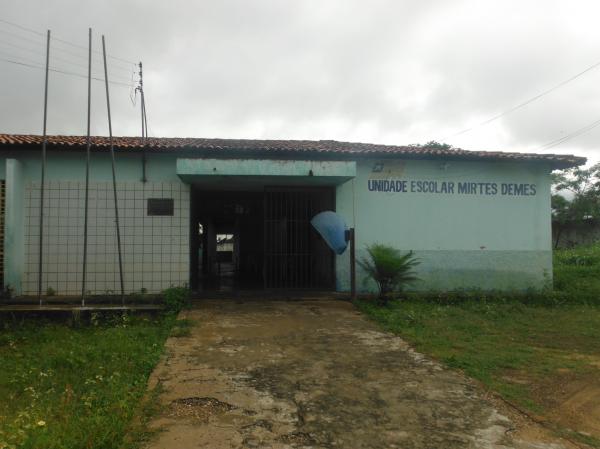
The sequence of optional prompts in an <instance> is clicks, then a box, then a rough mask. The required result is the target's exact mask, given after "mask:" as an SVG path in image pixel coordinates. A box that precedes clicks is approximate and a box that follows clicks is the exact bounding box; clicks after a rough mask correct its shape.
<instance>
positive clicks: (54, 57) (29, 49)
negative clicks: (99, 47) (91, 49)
mask: <svg viewBox="0 0 600 449" xmlns="http://www.w3.org/2000/svg"><path fill="white" fill-rule="evenodd" d="M0 45H8V46H10V47H14V48H16V49H19V50H21V51H27V52H29V53H33V54H35V55H40V56H43V54H42V53H41V52H40V51H37V50H34V49H31V48H27V47H22V46H20V45H16V44H13V43H12V42H6V41H3V40H0ZM0 52H2V53H5V52H4V51H3V50H2V49H1V48H0ZM5 56H9V57H11V58H19V59H23V60H26V61H27V60H28V61H29V62H33V63H35V64H41V62H39V61H34V60H32V59H29V58H27V57H24V56H21V55H12V54H10V55H9V54H7V53H5ZM52 59H53V60H57V61H61V62H63V63H66V64H71V65H74V66H76V67H79V68H84V69H87V66H86V65H84V64H80V63H78V62H75V61H71V60H69V59H66V58H61V57H60V56H53V57H52ZM132 73H134V71H132ZM113 78H114V77H113ZM117 79H119V80H121V81H122V82H125V81H127V82H133V81H132V80H129V79H128V78H125V77H124V76H118V77H117Z"/></svg>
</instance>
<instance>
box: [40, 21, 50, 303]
mask: <svg viewBox="0 0 600 449" xmlns="http://www.w3.org/2000/svg"><path fill="white" fill-rule="evenodd" d="M49 63H50V30H48V35H47V37H46V81H45V84H44V134H43V137H42V180H41V181H42V183H41V186H40V258H39V263H38V300H39V302H40V306H41V305H42V260H43V257H42V255H43V243H44V184H45V182H46V144H47V143H48V136H47V133H46V123H47V117H48V68H49Z"/></svg>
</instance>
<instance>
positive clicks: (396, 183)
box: [367, 179, 537, 196]
mask: <svg viewBox="0 0 600 449" xmlns="http://www.w3.org/2000/svg"><path fill="white" fill-rule="evenodd" d="M367 187H368V189H369V191H370V192H393V193H433V194H450V195H453V194H458V195H485V196H495V195H498V194H500V195H501V196H534V195H536V194H537V188H536V185H535V184H528V183H500V184H498V183H496V182H472V181H460V182H453V181H435V180H428V179H415V180H410V181H408V180H405V179H369V180H368V183H367Z"/></svg>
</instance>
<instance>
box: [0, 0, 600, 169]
mask: <svg viewBox="0 0 600 449" xmlns="http://www.w3.org/2000/svg"><path fill="white" fill-rule="evenodd" d="M599 10H600V8H599V7H598V6H597V5H596V4H595V3H594V2H593V1H567V0H561V1H559V0H556V1H553V2H544V3H543V4H540V2H538V1H534V0H525V1H515V0H510V1H505V2H496V1H491V0H490V1H480V0H461V1H458V0H457V1H453V2H447V1H441V0H440V1H420V2H415V1H393V0H376V1H371V2H360V1H358V0H356V1H355V0H351V1H349V0H337V1H333V0H332V1H327V2H323V1H315V0H307V1H302V2H281V1H276V0H255V1H252V2H247V1H241V0H220V1H216V0H213V1H198V2H189V1H184V0H173V1H170V2H159V1H152V2H148V1H141V0H121V1H118V0H106V1H102V2H91V1H87V0H86V1H75V0H55V1H53V2H45V1H41V0H35V1H32V0H28V1H22V0H21V1H18V0H4V2H3V6H2V8H1V10H0V18H3V19H5V20H9V21H12V22H16V23H19V24H22V25H24V26H27V27H29V28H33V29H36V30H39V31H41V32H43V31H44V30H45V29H46V28H51V29H52V31H53V33H54V35H55V36H57V37H60V38H62V39H66V40H69V41H73V42H77V43H80V44H81V45H83V46H85V45H86V43H87V41H86V39H87V27H88V26H91V27H92V28H93V29H94V31H95V34H94V40H95V44H96V49H97V50H99V49H100V46H99V42H100V34H101V33H104V34H106V37H107V43H108V49H109V53H111V54H114V55H118V56H120V57H123V58H125V59H127V60H131V61H137V60H142V61H143V62H144V67H145V86H146V93H147V104H148V116H149V123H150V133H151V134H152V135H159V136H206V137H249V138H306V139H339V140H359V141H367V142H382V143H396V144H404V143H414V142H424V141H427V140H430V139H441V138H444V137H447V136H451V135H452V134H454V133H456V132H457V131H460V130H461V129H464V128H466V127H469V126H471V125H473V124H475V123H479V122H481V121H483V120H485V119H486V118H488V117H491V116H493V115H495V114H497V113H499V112H501V111H503V110H505V109H507V108H510V107H511V106H513V105H515V104H517V103H520V102H521V101H523V100H525V99H527V98H529V97H531V96H533V95H535V94H537V93H539V92H541V91H543V90H545V89H547V88H549V87H551V86H553V85H554V84H556V83H558V82H560V81H562V80H564V79H566V78H568V77H570V76H572V75H573V74H575V73H577V72H578V71H580V70H582V69H584V68H585V67H587V66H589V65H591V64H593V63H595V62H597V60H600V55H598V53H597V52H596V50H595V49H597V48H598V44H599V43H600V42H599V41H600V31H598V29H597V27H596V26H595V23H594V21H595V19H594V18H595V17H597V13H598V12H599ZM2 30H4V33H3V32H2ZM7 32H9V33H12V34H18V35H19V36H21V37H15V36H12V34H7ZM23 38H25V39H28V41H25V40H24V39H23ZM31 40H33V41H35V42H37V44H34V43H32V42H30V41H31ZM7 43H8V44H7ZM11 43H12V44H13V47H11V45H10V44H11ZM15 44H18V45H20V46H24V47H27V48H29V49H30V50H28V51H25V50H20V49H16V48H14V45H15ZM54 47H55V48H53V55H54V56H56V57H57V58H58V57H60V58H63V59H64V61H59V60H58V59H55V60H54V65H55V66H56V67H57V68H60V69H62V70H71V71H76V72H78V73H85V68H83V67H80V66H78V65H75V64H80V65H81V64H83V65H84V66H85V50H80V49H75V48H72V47H69V46H65V45H63V44H60V43H59V42H56V45H55V46H54ZM61 48H62V49H63V50H66V51H68V52H69V53H65V52H64V51H61V50H60V49H61ZM43 49H44V43H43V37H40V36H37V35H33V34H31V33H27V32H24V31H21V30H18V29H14V28H11V27H9V26H7V25H5V24H0V58H1V57H7V56H6V55H7V54H12V55H14V56H15V57H21V58H28V59H33V60H35V61H39V63H42V62H43ZM34 51H37V53H35V52H34ZM75 54H79V55H81V56H82V57H77V56H76V55H75ZM95 56H96V57H95V59H94V64H95V67H96V70H95V73H98V74H99V75H100V74H101V66H100V62H101V61H100V59H99V58H98V56H99V55H95ZM596 58H597V59H596ZM66 61H71V62H74V63H75V64H71V63H69V62H66ZM131 70H132V67H131V66H129V65H127V64H124V63H121V62H116V61H114V60H111V75H112V76H113V77H114V78H113V79H115V80H118V81H120V82H125V83H127V82H128V79H130V78H131V73H130V71H131ZM0 73H1V74H2V75H1V79H2V82H1V83H0V99H1V104H2V107H1V108H0V131H1V132H31V133H39V132H40V131H41V116H42V111H41V100H42V87H43V72H42V71H41V70H35V69H31V68H24V67H20V66H15V65H11V64H7V63H6V62H2V61H0ZM599 75H600V69H598V70H596V71H593V72H590V73H589V74H587V75H585V76H583V77H581V78H580V79H578V80H577V81H575V82H573V83H571V84H570V85H568V86H565V87H564V88H561V89H559V90H557V91H556V92H554V93H552V94H550V95H548V96H546V97H544V98H543V99H542V100H540V101H537V102H535V103H532V104H531V105H528V106H527V107H525V108H523V109H521V110H519V111H517V112H515V113H513V114H510V115H508V116H506V117H505V118H502V119H501V120H498V121H495V122H493V123H492V124H489V125H486V126H481V127H477V128H475V129H474V130H473V131H472V132H469V133H465V134H462V135H460V136H457V137H453V138H450V139H448V140H449V141H450V142H451V143H453V144H455V145H458V146H462V147H464V148H470V149H498V150H506V151H531V150H535V149H536V148H539V147H540V146H541V145H543V144H545V143H546V142H549V141H552V140H554V139H556V138H559V137H561V136H564V135H566V134H568V133H569V132H571V131H573V130H576V129H578V128H580V127H582V126H585V125H586V124H588V123H590V122H592V121H593V120H596V119H600V107H598V106H597V105H598V104H600V103H599V101H598V100H599V98H598V97H599V96H600V90H599V89H598V88H597V87H596V86H597V83H596V82H595V80H596V79H597V78H598V76H599ZM85 89H86V81H85V79H80V78H73V77H70V76H66V75H62V74H52V77H51V94H50V121H49V130H50V132H52V133H67V134H78V133H83V132H85V111H86V105H85V98H86V97H85V95H86V92H85ZM111 100H112V106H113V109H114V118H115V123H114V130H115V133H116V134H127V135H130V134H137V133H139V128H140V125H139V112H138V110H137V109H135V108H134V107H133V105H132V103H131V100H130V90H129V89H128V88H127V87H121V86H119V87H117V86H111ZM104 103H105V101H104V91H103V85H102V83H100V82H95V83H94V90H93V105H94V107H93V113H94V120H93V123H94V126H93V131H94V132H95V133H100V134H106V118H105V104H104ZM599 136H600V127H599V128H598V129H597V130H593V131H591V132H590V133H588V134H586V135H583V136H581V137H578V138H577V139H573V140H571V141H569V142H566V143H564V144H562V145H561V146H558V147H555V148H552V151H554V152H575V153H578V154H582V155H586V156H588V157H591V158H593V159H600V152H599V151H598V150H597V149H596V146H595V145H596V140H597V139H598V137H599Z"/></svg>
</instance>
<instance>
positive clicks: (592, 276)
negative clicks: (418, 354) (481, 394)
mask: <svg viewBox="0 0 600 449" xmlns="http://www.w3.org/2000/svg"><path fill="white" fill-rule="evenodd" d="M554 278H555V283H556V288H557V290H559V291H561V292H566V293H568V294H569V295H570V296H572V297H573V298H575V297H576V295H577V292H578V291H580V290H581V291H583V292H584V294H585V297H586V301H585V302H588V303H591V302H593V301H591V300H590V299H593V298H594V297H595V298H597V299H596V301H595V302H596V305H593V304H575V303H572V304H563V305H555V306H548V305H536V304H524V303H522V302H520V301H517V300H514V299H511V298H510V297H507V298H506V299H505V300H502V298H498V297H494V299H493V300H487V301H483V300H477V299H476V298H473V297H471V298H470V299H468V300H466V301H463V302H460V301H456V302H454V303H453V304H445V303H444V300H443V296H442V297H441V298H440V299H439V300H437V301H431V300H422V299H421V300H419V299H417V298H412V299H410V300H408V301H393V302H392V303H390V305H388V306H386V307H381V306H377V305H375V304H374V303H373V302H367V301H359V302H358V303H357V305H358V307H359V308H360V309H361V310H363V311H364V312H365V313H367V314H368V315H369V316H370V317H372V318H373V319H374V320H376V321H377V322H379V323H380V324H381V325H382V326H383V327H384V328H386V329H388V330H391V331H392V332H395V333H398V334H400V335H401V336H402V337H404V338H405V339H406V340H408V341H410V342H411V343H412V344H413V345H414V346H415V347H416V348H417V349H418V350H419V351H422V352H424V353H427V354H430V355H432V356H433V357H435V358H437V359H439V360H441V361H442V362H444V363H445V364H447V365H448V366H450V367H454V368H459V369H462V370H464V371H465V373H466V374H468V375H469V376H472V377H474V378H475V379H477V380H479V381H481V382H482V383H483V384H484V385H485V386H487V387H488V388H489V389H491V390H492V391H494V392H496V393H498V394H500V395H501V396H502V397H503V398H505V399H506V400H508V401H510V402H511V403H513V404H515V405H517V406H518V407H520V408H522V409H524V410H526V411H527V412H529V413H531V414H534V415H536V416H538V417H540V418H541V419H543V420H546V421H547V422H548V424H549V425H550V426H551V427H553V428H554V429H555V430H556V431H557V432H558V433H561V434H563V435H567V436H569V437H571V438H574V439H577V440H578V441H580V442H584V443H587V444H589V445H590V446H593V447H600V433H598V431H597V430H598V429H599V428H600V426H599V425H598V422H597V413H598V410H599V409H598V407H597V406H596V408H595V409H594V410H592V411H588V412H586V410H585V407H583V406H582V408H581V412H582V414H581V415H577V414H576V413H575V414H571V410H572V409H575V410H577V407H578V405H581V404H578V403H577V400H574V399H573V398H572V397H570V395H571V396H574V397H575V395H576V394H577V393H579V396H581V397H580V400H583V401H584V400H585V396H586V394H587V393H585V392H586V391H589V393H590V394H597V393H598V392H600V280H599V279H600V246H594V247H587V248H580V249H576V250H564V251H558V252H557V253H556V254H555V273H554ZM573 302H575V300H574V301H573ZM586 388H587V390H585V389H586ZM582 389H583V390H582ZM582 391H583V392H584V393H583V394H582V393H581V392H582ZM588 396H589V395H588ZM566 401H570V402H568V404H569V406H568V409H569V412H568V413H567V412H566V410H563V408H565V407H564V404H565V402H566ZM586 420H588V422H586Z"/></svg>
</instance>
